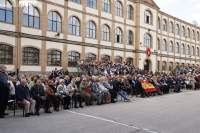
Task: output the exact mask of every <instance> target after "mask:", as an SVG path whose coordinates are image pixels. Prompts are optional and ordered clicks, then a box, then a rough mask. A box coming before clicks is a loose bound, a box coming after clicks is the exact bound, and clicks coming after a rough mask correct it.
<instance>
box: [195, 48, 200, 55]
mask: <svg viewBox="0 0 200 133" xmlns="http://www.w3.org/2000/svg"><path fill="white" fill-rule="evenodd" d="M199 52H200V51H199V47H197V51H196V55H197V56H199V55H200V54H199Z"/></svg>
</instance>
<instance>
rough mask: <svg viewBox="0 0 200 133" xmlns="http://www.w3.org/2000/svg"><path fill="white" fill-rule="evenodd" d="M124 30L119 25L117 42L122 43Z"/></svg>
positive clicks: (116, 33)
mask: <svg viewBox="0 0 200 133" xmlns="http://www.w3.org/2000/svg"><path fill="white" fill-rule="evenodd" d="M122 36H123V34H122V30H121V28H119V27H117V28H116V30H115V42H116V43H122Z"/></svg>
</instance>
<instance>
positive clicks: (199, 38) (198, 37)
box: [197, 31, 200, 41]
mask: <svg viewBox="0 0 200 133" xmlns="http://www.w3.org/2000/svg"><path fill="white" fill-rule="evenodd" d="M199 40H200V36H199V32H198V31H197V41H199Z"/></svg>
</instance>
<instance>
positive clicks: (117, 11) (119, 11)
mask: <svg viewBox="0 0 200 133" xmlns="http://www.w3.org/2000/svg"><path fill="white" fill-rule="evenodd" d="M115 15H116V16H119V17H122V15H123V7H122V3H121V1H119V0H117V1H116V2H115Z"/></svg>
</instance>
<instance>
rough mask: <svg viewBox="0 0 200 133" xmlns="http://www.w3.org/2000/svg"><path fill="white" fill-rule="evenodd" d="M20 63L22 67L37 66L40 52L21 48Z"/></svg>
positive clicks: (35, 49)
mask: <svg viewBox="0 0 200 133" xmlns="http://www.w3.org/2000/svg"><path fill="white" fill-rule="evenodd" d="M22 53H23V56H22V58H23V59H22V62H23V65H39V59H40V58H39V57H40V56H39V55H40V51H39V49H37V48H33V47H25V48H23V52H22Z"/></svg>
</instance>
